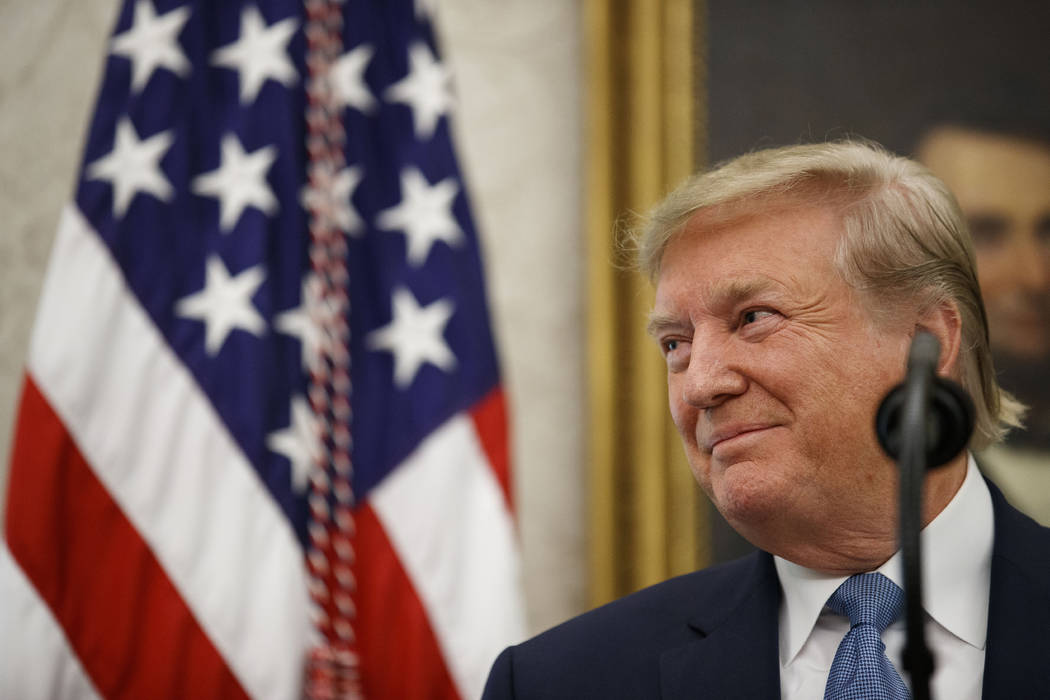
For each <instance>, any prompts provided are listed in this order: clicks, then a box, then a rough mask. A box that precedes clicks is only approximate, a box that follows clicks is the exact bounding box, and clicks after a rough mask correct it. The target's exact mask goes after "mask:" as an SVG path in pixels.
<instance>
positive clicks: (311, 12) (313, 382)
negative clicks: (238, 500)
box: [303, 0, 363, 700]
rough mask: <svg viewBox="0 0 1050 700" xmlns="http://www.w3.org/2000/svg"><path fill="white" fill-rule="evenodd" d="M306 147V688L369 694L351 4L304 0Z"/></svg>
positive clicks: (314, 693)
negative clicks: (309, 644)
mask: <svg viewBox="0 0 1050 700" xmlns="http://www.w3.org/2000/svg"><path fill="white" fill-rule="evenodd" d="M305 4H306V16H307V22H306V31H305V33H306V42H307V52H306V64H307V69H308V70H309V72H310V77H309V81H308V83H307V86H306V96H307V108H306V128H307V131H306V152H307V156H308V158H309V168H308V184H307V196H306V197H305V201H306V203H307V209H308V212H309V230H310V265H311V268H312V280H311V284H312V285H313V286H314V287H315V288H316V291H315V293H309V292H308V291H304V297H305V298H304V300H303V301H304V304H306V305H307V306H308V308H309V310H310V321H311V322H312V323H314V324H316V325H317V326H318V328H319V330H320V332H321V335H322V337H323V338H324V341H323V342H322V343H321V344H320V347H319V348H316V350H318V354H317V356H316V357H312V358H311V360H310V390H309V399H310V408H311V410H312V411H313V414H314V417H315V421H316V423H317V425H318V426H319V434H318V435H317V436H316V438H317V444H316V449H315V450H314V454H315V455H316V457H315V459H314V462H313V464H312V465H311V470H310V481H309V497H308V499H307V500H308V503H309V506H310V521H309V527H308V533H309V537H310V543H309V548H308V554H307V557H306V563H307V569H308V572H309V576H310V579H309V584H310V599H311V606H312V617H313V621H314V626H315V629H316V631H317V633H318V635H317V636H318V642H317V644H316V645H315V646H314V647H313V648H312V649H311V650H310V656H309V659H308V664H307V672H306V687H305V695H306V697H307V698H309V700H342V699H346V700H357V699H359V698H362V697H363V695H362V690H361V674H360V664H359V662H358V654H357V639H356V636H355V633H354V619H355V617H356V607H355V603H354V595H355V593H356V582H355V578H354V573H353V571H354V563H355V561H354V559H355V557H354V548H353V535H354V520H353V515H352V513H353V510H352V509H353V506H354V493H353V489H352V487H351V478H352V475H353V474H352V472H353V462H352V460H351V435H350V418H351V416H350V411H351V408H350V393H351V383H350V328H349V323H348V321H347V318H348V314H349V311H350V309H349V304H350V299H349V292H348V285H349V279H348V276H347V268H346V255H347V245H346V233H347V232H346V231H344V230H343V229H342V228H341V227H340V224H339V222H338V221H337V217H336V216H335V215H334V213H333V212H334V210H335V206H334V205H335V196H336V195H335V194H334V190H333V188H334V186H335V179H336V177H337V175H338V173H339V172H340V170H341V169H342V168H343V166H344V165H345V159H344V155H343V148H344V147H345V145H346V133H345V131H344V128H343V121H342V110H341V109H340V108H339V106H338V105H337V104H336V103H335V99H334V96H333V94H332V87H331V79H330V77H329V71H330V69H331V67H332V65H333V64H334V63H335V61H336V60H337V59H338V58H339V56H340V54H342V51H343V42H342V30H343V3H342V2H340V1H339V0H306V3H305Z"/></svg>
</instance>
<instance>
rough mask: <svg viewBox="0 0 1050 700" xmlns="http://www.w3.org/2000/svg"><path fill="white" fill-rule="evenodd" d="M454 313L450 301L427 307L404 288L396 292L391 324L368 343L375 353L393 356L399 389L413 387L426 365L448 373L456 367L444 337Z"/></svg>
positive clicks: (375, 333)
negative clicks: (418, 374)
mask: <svg viewBox="0 0 1050 700" xmlns="http://www.w3.org/2000/svg"><path fill="white" fill-rule="evenodd" d="M454 311H455V307H454V306H453V304H452V302H451V301H449V300H448V299H439V300H437V301H435V302H433V303H431V304H429V305H428V306H426V307H425V308H424V307H421V306H420V305H419V302H417V301H416V298H415V297H414V296H412V292H410V291H408V290H407V289H405V288H404V287H398V288H397V289H395V290H394V296H393V318H392V319H391V320H390V323H389V324H388V325H386V326H383V327H382V328H379V329H376V330H374V331H372V332H371V333H369V334H368V337H367V338H366V339H365V341H366V343H367V344H368V347H369V348H371V349H373V350H384V351H386V352H389V353H391V354H393V356H394V384H396V385H397V387H398V388H400V389H406V388H408V387H409V386H411V384H412V382H413V380H414V379H415V378H416V374H417V373H418V372H419V369H420V367H422V366H423V363H424V362H429V363H430V364H432V365H434V366H435V367H437V368H438V369H441V370H444V371H446V372H448V371H451V370H452V369H454V368H455V366H456V356H455V355H454V354H453V353H452V350H451V348H449V346H448V343H446V342H445V337H444V333H445V326H446V325H447V324H448V321H449V319H450V318H451V317H452V313H453V312H454Z"/></svg>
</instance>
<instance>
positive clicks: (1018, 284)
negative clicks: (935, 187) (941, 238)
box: [917, 124, 1050, 525]
mask: <svg viewBox="0 0 1050 700" xmlns="http://www.w3.org/2000/svg"><path fill="white" fill-rule="evenodd" d="M917 156H918V158H919V160H920V161H922V163H923V164H924V165H926V166H927V167H928V168H930V170H932V171H933V172H934V174H936V175H937V177H939V178H941V179H942V180H943V181H944V182H945V183H946V184H947V185H948V186H949V187H950V188H951V190H952V192H953V193H954V194H955V196H956V197H957V198H958V200H959V206H960V208H961V209H962V212H963V214H965V215H966V218H967V220H968V222H969V226H970V233H971V235H972V236H973V240H974V247H975V251H976V254H977V277H978V280H979V281H980V283H981V292H982V294H983V296H984V301H985V305H986V307H987V309H988V326H989V330H990V332H991V339H992V354H993V355H994V357H995V366H996V368H997V369H998V372H999V377H1000V381H1001V382H1002V384H1003V385H1004V386H1005V387H1007V388H1008V389H1009V390H1010V391H1011V392H1015V393H1016V394H1017V396H1018V397H1020V398H1021V399H1022V400H1023V401H1024V402H1025V404H1027V405H1028V407H1029V411H1028V413H1027V415H1026V420H1025V424H1026V425H1025V430H1020V431H1015V432H1013V433H1011V434H1010V436H1009V440H1007V441H1006V442H1005V443H1003V444H998V445H994V446H992V447H991V448H989V449H988V450H986V451H984V452H982V453H981V454H980V455H979V456H978V459H979V460H980V463H981V467H982V468H983V469H984V472H985V473H986V474H988V476H990V477H991V478H992V479H993V480H994V481H995V483H996V484H997V485H998V486H999V487H1000V488H1002V490H1003V492H1004V493H1005V494H1006V496H1007V497H1008V498H1009V499H1010V502H1011V503H1013V504H1015V505H1016V506H1017V507H1018V508H1021V509H1022V510H1023V511H1024V512H1026V513H1027V514H1028V515H1031V516H1032V517H1033V518H1035V519H1036V520H1038V521H1039V522H1041V523H1042V524H1044V525H1050V143H1048V142H1047V141H1046V140H1045V139H1043V138H1038V137H1035V136H1032V135H1031V134H1027V133H1023V132H1013V131H1006V130H994V129H991V128H988V127H987V126H986V125H981V126H980V127H977V126H971V125H963V124H942V125H940V126H937V127H935V128H933V129H930V130H929V131H927V132H926V133H925V134H924V135H923V138H922V139H921V141H920V142H919V145H918V149H917Z"/></svg>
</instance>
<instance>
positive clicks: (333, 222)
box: [0, 0, 524, 699]
mask: <svg viewBox="0 0 1050 700" xmlns="http://www.w3.org/2000/svg"><path fill="white" fill-rule="evenodd" d="M430 21H431V17H430V13H429V10H428V8H427V7H426V6H425V4H414V3H412V2H410V1H409V0H399V1H395V0H345V1H343V0H306V2H305V3H302V4H300V3H294V2H290V1H289V0H247V1H245V0H223V1H218V0H192V1H189V2H187V1H186V0H130V1H128V2H126V3H125V4H124V5H123V7H122V9H121V12H120V15H119V18H118V20H117V23H116V28H115V30H114V33H113V36H112V38H111V40H110V42H109V54H108V56H107V58H106V70H105V74H104V77H103V82H102V85H101V88H100V92H99V98H98V104H97V107H96V111H95V114H94V116H93V119H92V121H91V124H90V126H89V129H88V134H87V142H86V146H85V152H84V158H83V165H82V167H81V170H80V173H79V179H78V182H77V186H76V191H75V196H74V201H73V202H72V203H71V204H70V205H69V206H68V207H67V208H66V210H65V211H64V213H63V215H62V218H61V222H60V224H59V230H58V234H57V237H56V240H55V244H54V249H53V252H52V257H51V262H50V266H49V268H48V272H47V276H46V279H45V282H44V290H43V293H42V297H41V301H40V306H39V309H38V316H37V320H36V325H35V328H34V332H33V336H32V339H31V342H30V349H29V356H28V360H27V367H26V378H25V386H24V391H23V395H22V400H21V405H20V409H19V419H18V424H17V427H16V433H15V444H14V448H13V450H12V456H11V474H10V481H9V488H8V496H7V508H6V520H5V523H4V546H3V547H0V697H5V698H8V697H10V698H20V699H30V698H91V697H135V698H146V697H148V698H165V697H170V698H186V697H223V698H225V697H231V698H233V697H242V696H248V697H258V698H298V697H303V694H304V693H306V694H308V695H312V696H315V697H325V696H339V695H344V696H347V697H349V696H354V695H361V696H363V697H367V698H417V697H427V698H446V697H448V698H453V697H460V698H473V697H477V696H479V695H480V693H481V689H482V685H483V683H484V680H485V675H486V673H487V670H488V667H489V664H490V663H491V661H492V660H493V659H494V657H495V655H496V654H497V653H498V652H499V650H500V649H501V648H502V647H503V646H504V645H506V644H508V643H511V642H513V641H516V640H517V639H518V638H520V636H521V635H522V632H523V627H524V624H523V616H522V608H521V598H520V594H519V572H518V567H519V564H518V559H517V552H516V550H517V546H516V534H515V527H514V522H513V508H512V500H511V489H510V473H509V466H508V460H507V438H506V425H505V424H506V419H505V412H504V396H503V393H502V391H501V388H500V378H499V370H498V366H497V360H496V355H495V352H494V349H493V343H492V338H491V329H490V327H489V322H488V311H487V305H486V299H485V290H484V280H483V278H482V266H481V259H480V255H479V250H478V240H477V233H476V231H475V228H474V224H473V221H472V219H471V215H470V210H469V202H468V199H467V196H466V192H465V191H464V185H463V180H462V178H461V176H460V174H459V171H458V168H457V165H456V159H455V156H454V152H453V148H452V142H451V134H450V125H449V117H450V114H451V111H452V109H453V106H454V99H453V93H452V88H451V83H450V73H449V70H448V68H447V66H446V65H445V64H444V63H442V61H441V59H440V57H439V54H438V51H437V46H436V43H435V37H434V33H433V30H432V27H431V24H430Z"/></svg>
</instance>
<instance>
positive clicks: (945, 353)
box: [915, 300, 962, 379]
mask: <svg viewBox="0 0 1050 700" xmlns="http://www.w3.org/2000/svg"><path fill="white" fill-rule="evenodd" d="M915 330H916V332H917V331H920V330H923V331H929V332H930V333H933V335H934V336H935V337H936V338H937V341H938V342H939V343H940V344H941V357H940V359H939V360H938V362H937V374H939V375H941V376H942V377H951V378H953V379H958V378H959V377H960V376H961V373H962V368H961V367H960V366H959V349H960V347H961V346H962V318H961V316H960V315H959V307H958V306H956V304H955V302H954V301H951V300H945V301H941V302H939V303H937V304H936V305H934V306H933V307H931V308H930V309H928V310H927V311H926V312H925V313H923V314H922V315H921V316H920V317H919V320H918V323H917V324H916V328H915Z"/></svg>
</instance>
